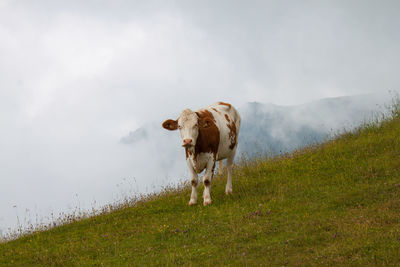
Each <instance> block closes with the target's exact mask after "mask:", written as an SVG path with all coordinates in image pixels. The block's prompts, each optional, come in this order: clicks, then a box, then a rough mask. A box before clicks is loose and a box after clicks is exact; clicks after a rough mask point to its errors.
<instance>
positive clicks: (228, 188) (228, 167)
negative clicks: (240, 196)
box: [225, 153, 235, 195]
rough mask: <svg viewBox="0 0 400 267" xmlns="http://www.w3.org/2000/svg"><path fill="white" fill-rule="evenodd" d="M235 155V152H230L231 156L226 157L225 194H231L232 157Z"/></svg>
mask: <svg viewBox="0 0 400 267" xmlns="http://www.w3.org/2000/svg"><path fill="white" fill-rule="evenodd" d="M234 157H235V153H232V156H230V157H228V158H227V160H226V170H227V173H228V179H227V180H226V187H225V194H227V195H229V194H232V169H233V158H234Z"/></svg>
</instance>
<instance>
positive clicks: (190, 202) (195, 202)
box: [189, 199, 197, 206]
mask: <svg viewBox="0 0 400 267" xmlns="http://www.w3.org/2000/svg"><path fill="white" fill-rule="evenodd" d="M196 204H197V201H196V200H194V199H191V200H190V201H189V206H193V205H196Z"/></svg>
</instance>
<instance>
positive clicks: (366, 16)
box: [0, 0, 400, 232]
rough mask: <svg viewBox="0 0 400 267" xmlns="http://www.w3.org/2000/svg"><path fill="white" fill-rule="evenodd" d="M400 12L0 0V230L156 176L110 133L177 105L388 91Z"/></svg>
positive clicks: (395, 78)
mask: <svg viewBox="0 0 400 267" xmlns="http://www.w3.org/2000/svg"><path fill="white" fill-rule="evenodd" d="M399 10H400V3H399V2H398V1H368V0H360V1H356V0H350V1H349V0H346V1H341V0H336V1H319V0H318V1H306V0H303V1H256V0H252V1H235V0H218V1H183V0H181V1H168V0H165V1H161V0H160V1H152V0H146V1H121V0H116V1H100V0H97V1H94V0H93V1H73V0H71V1H50V0H48V1H46V0H41V1H23V0H20V1H18V0H0V125H1V131H0V183H1V185H0V229H3V232H4V231H5V230H4V229H7V228H8V227H11V228H13V227H14V228H15V225H16V223H18V222H17V220H20V221H24V218H25V217H26V218H28V219H26V220H32V217H35V215H39V217H41V216H49V214H50V213H51V212H54V213H57V212H59V211H65V210H66V209H67V208H68V209H74V208H76V207H81V206H82V208H87V207H91V206H94V205H100V204H105V203H109V202H112V201H113V200H115V199H118V198H119V197H121V195H124V194H127V190H128V191H129V190H130V191H132V190H133V191H134V190H136V191H143V190H144V188H146V187H150V189H147V190H150V191H151V188H159V186H160V184H165V182H168V181H169V178H168V174H165V173H162V170H157V172H155V173H154V175H153V176H152V177H151V179H150V178H148V177H146V178H140V177H137V174H138V173H140V172H139V171H138V168H137V166H134V164H133V163H134V162H135V160H138V157H139V158H140V153H139V152H140V151H132V150H133V149H132V148H126V147H124V146H121V145H120V143H119V140H120V138H121V137H123V136H125V135H126V134H127V133H128V132H130V131H132V130H134V129H136V128H138V127H140V126H141V125H143V124H145V123H147V122H149V121H157V120H162V119H167V118H170V117H171V116H173V115H176V114H177V113H178V112H179V111H180V110H182V109H183V108H186V107H191V108H193V109H197V108H200V107H202V106H205V105H208V104H211V103H213V102H216V101H219V100H223V101H226V102H230V103H232V104H234V105H235V106H239V107H240V106H242V105H243V104H244V103H246V102H249V101H258V102H263V103H274V104H278V105H296V104H302V103H306V102H309V101H312V100H316V99H320V98H325V97H337V96H344V95H355V94H364V93H382V92H387V91H388V90H397V89H398V87H399V81H400V75H398V70H399V69H400V66H399V64H400V53H399V52H400V35H399V34H398V29H399V28H400V17H399V16H398V12H399ZM141 149H144V150H145V149H146V148H141ZM138 153H139V154H138ZM144 154H146V153H144ZM141 160H143V159H141ZM149 166H151V159H149ZM143 168H147V167H146V166H143ZM184 173H185V172H184V170H183V171H182V176H183V175H184ZM132 184H134V185H132ZM94 203H97V204H94ZM17 217H18V219H17ZM20 223H21V222H20Z"/></svg>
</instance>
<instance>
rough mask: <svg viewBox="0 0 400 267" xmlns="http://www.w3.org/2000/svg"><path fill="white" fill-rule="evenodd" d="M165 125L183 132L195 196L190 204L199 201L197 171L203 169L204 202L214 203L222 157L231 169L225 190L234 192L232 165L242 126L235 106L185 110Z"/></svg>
mask: <svg viewBox="0 0 400 267" xmlns="http://www.w3.org/2000/svg"><path fill="white" fill-rule="evenodd" d="M162 126H163V127H164V128H165V129H167V130H170V131H174V130H176V129H179V131H180V134H181V137H182V146H183V147H184V148H185V152H186V163H187V165H188V167H189V171H190V173H191V184H192V195H191V197H190V201H189V205H194V204H196V203H197V184H198V174H199V173H201V172H202V171H203V170H204V169H206V171H205V174H204V177H203V183H204V193H203V199H204V202H203V204H204V206H206V205H208V204H211V197H210V189H211V180H212V177H213V174H214V168H215V164H216V161H219V170H220V171H221V170H222V168H223V163H222V160H223V159H227V162H226V166H227V172H228V179H227V183H226V187H225V193H226V194H231V193H232V165H233V158H234V157H235V153H236V148H237V143H238V135H239V128H240V116H239V113H238V112H237V111H236V109H235V108H234V107H233V106H232V105H230V104H228V103H224V102H218V103H215V104H213V105H211V106H209V107H207V108H203V109H199V110H198V111H196V112H194V111H192V110H190V109H185V110H183V111H182V113H181V115H179V117H178V119H177V120H171V119H170V120H166V121H165V122H164V123H163V124H162Z"/></svg>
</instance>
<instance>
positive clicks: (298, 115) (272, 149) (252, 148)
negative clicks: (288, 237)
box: [121, 94, 389, 166]
mask: <svg viewBox="0 0 400 267" xmlns="http://www.w3.org/2000/svg"><path fill="white" fill-rule="evenodd" d="M388 100H389V98H388V96H378V95H373V94H371V95H358V96H347V97H338V98H327V99H321V100H318V101H314V102H311V103H306V104H303V105H298V106H277V105H273V104H262V103H258V102H251V103H247V104H245V105H244V106H242V107H240V108H238V110H239V113H240V114H241V117H242V125H241V129H240V135H239V154H240V153H245V154H246V155H248V156H253V155H254V154H257V153H259V152H263V153H268V154H277V153H280V152H288V151H292V150H294V149H296V148H299V147H302V146H305V145H308V144H310V143H312V142H321V141H323V140H325V139H327V138H329V137H331V136H332V135H333V134H334V133H337V132H338V131H340V130H343V129H344V128H347V129H350V128H354V127H356V126H358V125H359V124H360V123H361V122H363V121H364V120H368V119H370V118H371V117H372V115H373V112H376V111H382V110H383V107H384V103H385V102H387V101H388ZM121 142H122V143H123V144H126V145H132V146H141V144H143V143H145V144H149V147H151V145H152V144H154V143H156V144H158V145H160V146H162V147H163V148H164V149H163V150H162V151H163V153H164V159H168V160H167V162H166V165H167V166H168V165H169V164H170V163H169V161H170V160H175V159H177V158H176V156H178V157H181V156H182V154H183V152H182V151H179V150H178V149H177V146H179V134H177V133H168V132H166V131H165V130H164V129H162V128H161V122H152V123H149V124H147V125H144V126H143V127H141V128H139V129H137V130H135V131H133V132H130V133H129V134H128V135H127V136H125V137H123V138H122V139H121ZM176 151H179V152H182V153H179V154H177V153H176Z"/></svg>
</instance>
